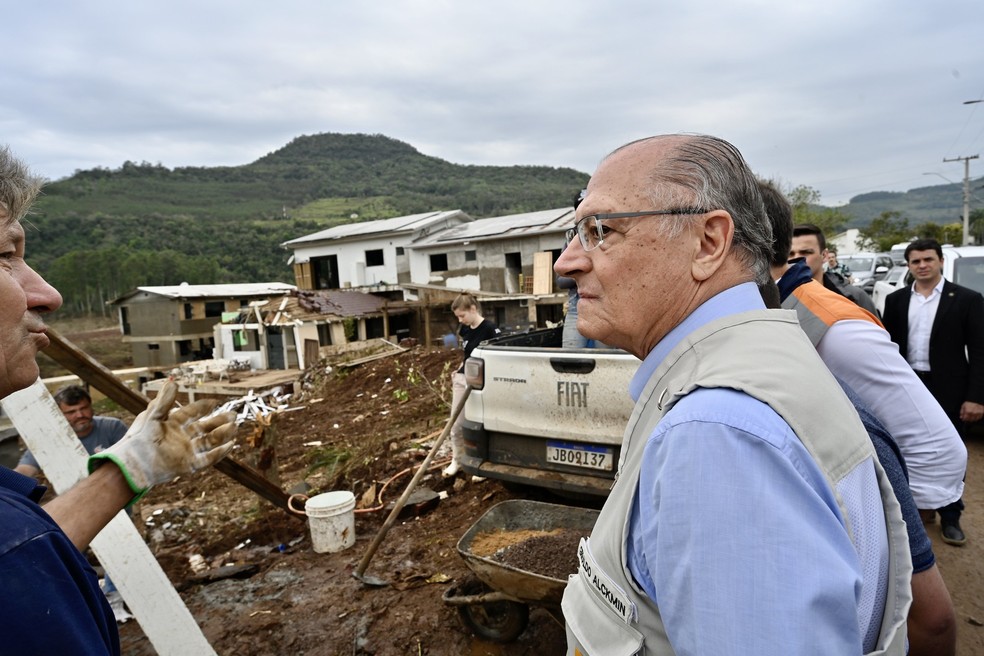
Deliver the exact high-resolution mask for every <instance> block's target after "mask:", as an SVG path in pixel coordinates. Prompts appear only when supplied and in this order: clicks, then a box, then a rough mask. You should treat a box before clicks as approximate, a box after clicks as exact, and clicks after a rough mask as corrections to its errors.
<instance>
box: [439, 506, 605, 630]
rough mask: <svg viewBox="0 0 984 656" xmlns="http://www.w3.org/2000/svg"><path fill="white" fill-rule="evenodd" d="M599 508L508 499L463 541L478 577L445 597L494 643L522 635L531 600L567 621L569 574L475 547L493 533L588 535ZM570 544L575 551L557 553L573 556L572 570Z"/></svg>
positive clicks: (464, 555) (463, 551)
mask: <svg viewBox="0 0 984 656" xmlns="http://www.w3.org/2000/svg"><path fill="white" fill-rule="evenodd" d="M598 512H599V511H597V510H591V509H588V508H575V507H571V506H563V505H558V504H552V503H543V502H540V501H527V500H525V499H515V500H512V501H503V502H502V503H499V504H497V505H495V506H493V507H492V508H490V509H489V510H488V511H487V512H486V513H485V514H484V515H482V517H481V518H480V519H479V520H478V521H477V522H475V524H473V525H472V527H471V528H470V529H468V531H467V532H466V533H465V534H464V535H463V536H461V539H460V540H458V553H459V554H461V557H462V558H464V560H465V563H466V564H467V565H468V568H469V569H470V570H471V571H472V573H473V574H474V577H469V578H468V579H466V580H465V581H463V582H460V583H458V584H456V585H453V586H452V587H451V588H449V589H448V590H447V591H446V592H445V593H444V596H443V599H444V602H445V603H446V604H448V605H450V606H456V607H457V608H458V614H459V615H460V616H461V620H462V622H463V623H464V624H465V626H467V627H468V628H469V629H470V630H471V631H472V632H474V633H475V635H477V636H480V637H481V638H484V639H486V640H490V641H493V642H511V641H513V640H515V639H516V638H518V637H519V635H520V634H521V633H522V632H523V631H524V630H526V626H527V624H528V623H529V613H530V606H531V605H538V606H542V607H543V608H545V609H546V610H547V611H548V612H549V613H550V614H551V616H553V618H554V619H556V620H557V621H558V622H560V623H561V624H563V622H564V617H563V614H562V613H561V611H560V601H561V597H562V596H563V594H564V588H565V587H566V586H567V578H566V576H565V577H564V578H555V577H554V576H550V575H547V574H542V573H538V572H537V571H535V570H536V569H537V567H535V566H529V565H527V566H526V567H525V568H520V567H518V566H514V565H510V564H509V563H508V562H500V561H499V560H497V559H495V558H493V557H492V556H494V555H495V554H494V553H493V554H489V555H480V554H479V553H476V551H475V549H474V547H475V546H476V544H477V543H478V542H480V541H482V539H484V537H485V536H489V535H490V534H491V535H495V534H501V535H506V534H516V535H530V534H535V533H537V532H544V533H546V532H548V531H552V530H554V529H574V530H575V531H577V532H579V533H580V535H582V536H587V535H589V534H590V533H591V529H592V528H593V527H594V524H595V520H596V519H597V518H598ZM568 533H569V532H568ZM507 537H508V536H507ZM507 548H508V547H507ZM570 549H571V551H570V554H558V556H559V558H561V559H563V558H566V557H567V556H568V555H569V560H570V562H571V563H572V569H573V563H575V562H576V556H575V554H576V550H577V544H576V543H575V544H572V545H571V547H570ZM571 573H574V572H573V571H572V572H571Z"/></svg>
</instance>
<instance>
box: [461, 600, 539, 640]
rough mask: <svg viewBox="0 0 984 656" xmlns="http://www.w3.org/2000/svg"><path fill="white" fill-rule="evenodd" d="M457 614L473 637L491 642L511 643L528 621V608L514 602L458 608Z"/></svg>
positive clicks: (495, 602)
mask: <svg viewBox="0 0 984 656" xmlns="http://www.w3.org/2000/svg"><path fill="white" fill-rule="evenodd" d="M458 613H459V614H460V615H461V621H462V622H464V623H465V626H467V627H468V628H469V629H471V631H472V632H473V633H474V634H475V635H477V636H479V637H481V638H484V639H486V640H491V641H492V642H512V641H513V640H515V639H516V638H518V637H519V636H520V634H521V633H522V632H523V631H525V630H526V625H527V624H529V621H530V607H529V606H527V605H526V604H521V603H518V602H515V601H493V602H489V603H485V604H472V605H469V606H459V607H458Z"/></svg>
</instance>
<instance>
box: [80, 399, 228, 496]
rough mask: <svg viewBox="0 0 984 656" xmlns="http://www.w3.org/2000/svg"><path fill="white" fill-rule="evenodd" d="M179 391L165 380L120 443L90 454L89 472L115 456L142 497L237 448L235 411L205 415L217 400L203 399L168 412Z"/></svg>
mask: <svg viewBox="0 0 984 656" xmlns="http://www.w3.org/2000/svg"><path fill="white" fill-rule="evenodd" d="M177 394H178V386H177V385H176V384H175V383H174V381H168V382H166V383H164V387H163V388H161V391H160V393H158V395H157V396H156V397H155V398H154V400H152V401H151V402H150V405H148V406H147V409H146V410H144V411H143V412H141V413H140V414H139V415H137V418H136V419H135V420H134V421H133V425H132V426H130V430H128V431H127V432H126V435H124V436H123V439H121V440H120V441H119V442H117V443H116V444H114V445H113V446H111V447H109V448H108V449H105V450H103V451H100V452H99V453H95V454H93V455H91V456H89V462H88V465H89V473H90V474H91V473H92V472H93V471H94V470H95V469H96V468H97V467H99V466H100V465H102V464H104V463H105V462H106V460H112V461H113V462H114V463H116V465H117V466H118V467H119V468H120V471H121V472H123V476H124V477H125V478H126V482H127V483H128V484H129V485H130V489H132V490H133V492H134V494H136V495H137V496H136V497H135V498H134V499H133V501H131V502H130V503H131V504H133V503H135V502H137V501H138V500H139V499H140V497H142V496H143V495H144V494H146V493H147V491H148V490H149V489H150V488H151V487H153V486H154V485H157V484H158V483H166V482H167V481H170V480H173V479H174V478H175V477H176V476H179V475H180V474H189V473H191V472H194V471H197V470H199V469H202V468H203V467H208V466H209V465H214V464H215V463H216V462H218V461H219V460H221V459H222V458H223V457H225V455H226V454H227V453H229V451H230V450H231V449H232V447H233V442H232V441H231V440H232V439H233V438H234V437H235V435H236V425H235V423H234V421H235V419H236V413H234V412H224V413H222V414H219V415H215V416H214V417H208V418H207V419H202V417H205V416H206V415H208V413H210V412H211V411H212V410H213V409H214V408H215V405H216V403H215V401H211V400H202V401H196V402H194V403H190V404H188V405H186V406H184V407H181V408H178V409H176V410H174V411H173V412H170V410H171V406H173V405H174V400H175V398H176V397H177Z"/></svg>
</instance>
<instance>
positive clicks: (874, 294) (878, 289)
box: [871, 264, 912, 319]
mask: <svg viewBox="0 0 984 656" xmlns="http://www.w3.org/2000/svg"><path fill="white" fill-rule="evenodd" d="M911 281H912V278H911V277H910V276H909V267H907V266H906V265H904V264H902V265H899V266H894V267H892V268H891V269H889V270H888V273H886V274H885V277H884V278H882V279H881V280H876V281H875V284H874V286H873V287H872V288H871V300H872V301H874V303H875V309H876V310H877V311H878V318H879V319H880V318H881V316H882V313H883V312H885V297H886V296H888V295H889V294H891V293H892V292H894V291H895V290H896V289H897V288H898V287H904V286H905V285H907V284H909V283H910V282H911Z"/></svg>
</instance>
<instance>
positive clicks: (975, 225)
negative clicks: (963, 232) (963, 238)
mask: <svg viewBox="0 0 984 656" xmlns="http://www.w3.org/2000/svg"><path fill="white" fill-rule="evenodd" d="M970 236H971V237H973V238H974V243H975V244H978V245H980V244H984V209H980V208H979V209H976V210H971V212H970Z"/></svg>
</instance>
